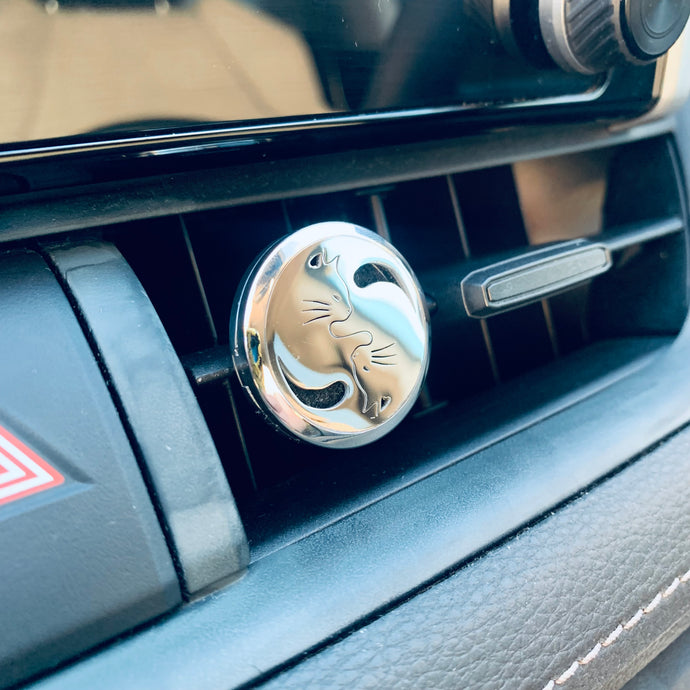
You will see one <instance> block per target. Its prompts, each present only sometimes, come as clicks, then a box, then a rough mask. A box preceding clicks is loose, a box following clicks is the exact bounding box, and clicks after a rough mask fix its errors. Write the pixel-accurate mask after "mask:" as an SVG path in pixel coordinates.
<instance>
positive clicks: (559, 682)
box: [544, 570, 690, 690]
mask: <svg viewBox="0 0 690 690" xmlns="http://www.w3.org/2000/svg"><path fill="white" fill-rule="evenodd" d="M687 582H690V570H688V571H687V572H686V573H685V574H684V575H680V576H679V577H677V578H675V579H674V580H673V582H672V583H671V584H670V585H669V586H668V587H667V588H666V589H664V590H662V591H660V592H658V593H657V595H656V596H655V597H654V598H653V599H652V600H651V601H650V602H649V603H648V604H647V606H643V607H641V608H639V609H637V611H636V612H635V614H634V615H633V616H632V617H631V618H629V619H628V620H627V621H626V622H625V623H619V624H618V625H617V626H616V627H615V628H614V629H613V630H612V631H611V632H610V633H609V634H608V636H607V637H606V638H604V639H603V640H600V641H599V642H597V643H596V644H595V645H594V647H592V649H590V650H589V652H587V654H585V655H584V656H583V657H582V658H581V659H578V660H577V661H573V663H572V664H570V666H568V668H567V669H566V670H565V671H564V672H563V673H561V675H560V676H558V678H554V679H552V680H550V681H549V682H548V683H547V684H546V685H545V686H544V690H554V688H556V687H561V686H563V685H565V684H566V683H567V682H568V681H569V680H570V679H571V678H572V677H573V676H574V675H575V673H577V671H578V669H579V668H580V667H581V666H586V665H587V664H589V663H590V662H591V661H594V659H596V658H597V656H599V652H601V650H602V649H606V648H607V647H610V646H611V645H612V644H613V643H614V642H616V640H617V639H618V638H619V637H620V636H621V635H623V633H625V632H630V630H632V629H633V628H634V627H635V626H636V625H637V624H638V623H639V622H640V621H641V620H643V618H644V617H645V616H646V615H648V614H650V613H651V612H652V611H654V609H655V608H656V607H657V606H659V604H660V603H661V602H662V601H663V600H664V599H668V598H669V597H670V596H671V595H672V594H673V593H674V592H675V591H676V590H677V589H678V587H679V586H680V585H684V584H686V583H687Z"/></svg>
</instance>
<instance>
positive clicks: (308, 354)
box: [269, 246, 424, 425]
mask: <svg viewBox="0 0 690 690" xmlns="http://www.w3.org/2000/svg"><path fill="white" fill-rule="evenodd" d="M330 253H331V252H329V250H328V248H326V247H324V246H321V247H319V248H318V249H316V250H313V251H311V252H309V253H308V254H306V255H305V256H304V257H301V259H300V260H301V261H302V262H303V263H302V267H301V271H300V272H299V273H298V278H297V279H296V280H294V281H292V283H291V284H289V286H288V288H287V289H285V290H282V291H281V294H276V295H274V296H273V297H272V300H271V314H270V315H269V322H270V323H272V324H273V325H274V337H273V348H274V352H275V356H276V359H277V363H278V365H279V369H280V371H281V372H282V373H283V375H284V377H285V379H286V381H287V383H288V386H289V387H290V389H291V390H292V392H293V394H294V395H295V396H296V397H297V398H298V399H299V400H300V402H301V403H303V404H305V405H307V406H308V407H311V408H314V410H315V412H318V410H319V409H328V410H334V409H335V410H343V420H344V422H343V423H347V424H348V425H352V424H355V425H359V423H357V422H353V421H352V420H353V419H355V416H356V417H358V418H360V419H362V421H364V420H367V419H368V420H377V421H383V420H385V419H387V418H388V417H389V416H392V414H394V412H395V410H396V407H397V405H396V404H395V403H396V402H397V401H400V400H403V399H404V398H405V397H406V395H407V393H408V392H409V390H410V389H411V387H413V386H414V380H413V379H414V376H415V374H414V372H415V367H414V366H411V365H412V364H413V362H414V359H415V357H418V356H419V355H418V352H419V349H420V347H422V345H421V341H422V338H423V337H424V333H422V332H421V331H420V332H415V329H414V327H413V326H412V325H411V324H412V323H415V322H416V320H415V319H414V318H413V317H414V306H413V305H412V304H411V302H410V300H409V299H408V298H407V297H406V295H405V294H404V292H403V290H402V289H401V287H400V286H399V285H397V284H395V283H393V282H374V283H373V284H368V285H366V286H363V287H359V286H358V285H357V284H356V281H354V280H353V275H352V274H353V272H354V271H353V267H352V266H347V265H344V264H346V262H344V261H342V257H341V256H340V254H335V253H333V256H330V255H329V254H330ZM348 411H349V412H350V413H354V415H352V414H348ZM345 420H347V422H346V421H345Z"/></svg>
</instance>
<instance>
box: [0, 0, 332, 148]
mask: <svg viewBox="0 0 690 690" xmlns="http://www.w3.org/2000/svg"><path fill="white" fill-rule="evenodd" d="M156 7H157V10H158V11H154V4H153V2H151V3H150V4H149V3H145V2H142V5H141V7H140V8H138V7H136V8H128V9H124V10H123V9H121V8H114V7H109V8H103V7H101V8H94V7H93V6H92V7H88V6H84V5H82V6H81V7H76V6H75V7H73V8H72V7H63V6H60V5H59V3H58V2H56V0H48V2H47V3H46V4H44V3H43V2H39V1H38V0H2V2H0V142H11V141H24V140H32V139H42V138H50V137H58V136H67V135H73V134H81V133H84V132H88V131H90V130H95V129H100V128H107V127H112V126H116V125H120V124H122V123H127V122H132V123H134V125H133V126H134V128H137V124H136V123H138V122H141V121H165V120H169V119H182V120H202V121H210V122H218V121H225V120H242V119H253V118H270V117H276V116H283V115H295V114H296V113H303V114H308V113H314V114H316V113H322V112H325V111H326V110H327V105H326V102H325V100H324V98H323V94H322V91H321V87H320V83H319V80H318V76H317V74H316V71H315V68H314V65H313V62H312V59H311V54H310V52H309V50H308V47H307V46H306V45H305V43H304V42H303V40H302V38H301V37H300V36H299V35H298V34H297V33H296V32H294V31H293V30H292V29H291V28H289V27H287V26H285V25H283V24H281V23H280V22H278V21H277V20H275V19H273V18H272V17H270V16H267V15H266V14H262V13H260V12H258V11H256V10H254V9H252V8H251V7H248V6H246V5H242V4H241V3H236V2H231V1H230V0H192V1H190V2H188V3H187V4H186V5H185V6H184V7H183V8H182V7H180V8H175V7H172V8H170V7H169V6H168V4H167V2H165V0H163V1H162V2H159V3H158V4H157V5H156Z"/></svg>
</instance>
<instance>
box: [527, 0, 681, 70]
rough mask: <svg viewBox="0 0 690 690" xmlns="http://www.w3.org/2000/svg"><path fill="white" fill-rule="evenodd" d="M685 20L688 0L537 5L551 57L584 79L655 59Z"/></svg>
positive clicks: (562, 0)
mask: <svg viewBox="0 0 690 690" xmlns="http://www.w3.org/2000/svg"><path fill="white" fill-rule="evenodd" d="M688 15H690V0H539V22H540V26H541V31H542V35H543V38H544V42H545V44H546V47H547V49H548V51H549V53H550V55H551V57H552V58H553V59H554V60H555V61H556V63H558V64H559V65H560V66H561V67H563V69H566V70H568V71H575V72H581V73H583V74H594V73H597V72H603V71H605V70H608V69H609V68H611V67H614V66H615V65H617V64H619V63H621V62H633V63H638V64H640V63H645V62H650V61H653V60H656V59H657V58H658V57H660V56H661V55H663V54H664V53H665V52H667V51H668V50H669V48H671V46H672V45H673V44H674V43H675V42H676V40H677V39H678V37H679V36H680V34H681V33H682V31H683V28H684V27H685V24H686V22H687V20H688Z"/></svg>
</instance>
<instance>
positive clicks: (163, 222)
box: [105, 139, 687, 556]
mask: <svg viewBox="0 0 690 690" xmlns="http://www.w3.org/2000/svg"><path fill="white" fill-rule="evenodd" d="M679 185H680V182H679V175H678V172H677V169H676V165H675V158H674V154H673V151H672V150H671V148H670V144H669V143H668V142H667V141H666V140H665V139H658V140H652V141H649V142H643V143H640V144H633V145H628V146H625V147H621V148H618V149H607V150H600V151H594V152H591V153H588V154H574V155H570V156H564V157H561V158H554V159H544V160H541V161H533V162H528V163H524V164H515V165H513V166H501V167H496V168H489V169H485V170H477V171H471V172H464V173H460V174H456V175H449V176H441V177H436V178H429V179H423V180H415V181H408V182H401V183H397V184H394V185H386V186H381V187H379V188H368V189H356V190H351V191H345V192H338V193H331V194H320V195H309V194H306V195H305V196H303V197H299V198H292V199H285V200H280V201H270V202H266V203H263V204H260V205H253V206H243V207H228V208H225V209H220V210H214V211H206V212H202V213H196V214H189V215H187V216H184V217H177V216H176V217H169V218H161V219H157V220H154V221H140V222H137V223H132V224H128V225H126V226H120V227H117V228H114V229H109V230H107V231H106V232H105V234H106V237H107V238H108V239H112V240H113V241H114V242H115V243H116V244H117V246H118V247H119V249H120V250H121V251H122V253H123V254H124V256H125V257H126V258H127V260H128V261H129V262H130V264H131V265H132V267H133V269H134V270H135V271H136V272H137V274H138V276H139V278H140V280H141V281H142V283H143V285H144V287H145V288H146V290H147V291H148V294H149V296H150V298H151V300H152V302H153V304H154V306H155V307H156V309H157V310H158V312H159V315H160V317H161V319H162V321H163V323H164V325H165V326H166V328H167V330H168V333H169V335H170V338H171V340H172V342H173V345H174V346H175V348H176V350H177V352H178V354H179V355H180V357H181V359H182V361H183V364H184V365H185V367H186V369H187V371H188V373H189V375H190V379H191V380H192V382H193V385H194V388H195V390H196V393H197V397H198V400H199V403H200V405H201V408H202V411H203V412H204V414H205V416H206V420H207V422H208V425H209V428H210V430H211V432H212V434H213V437H214V440H215V442H216V445H217V448H218V451H219V454H220V456H221V458H222V460H223V463H224V466H225V469H226V472H227V474H228V477H229V480H230V484H231V487H232V489H233V492H234V494H235V498H236V500H237V501H238V505H239V507H240V512H241V513H242V516H243V519H244V521H245V528H246V530H247V533H248V536H249V539H250V543H251V544H252V546H253V547H254V554H255V556H256V555H260V554H261V553H262V552H265V551H266V550H267V549H272V548H274V547H275V546H276V545H277V544H279V543H282V542H285V541H289V540H292V539H295V538H298V537H299V536H300V535H302V534H305V533H307V532H309V531H311V530H313V529H315V528H317V527H318V526H319V525H321V524H324V523H326V522H329V521H332V520H335V519H338V518H339V517H341V516H342V515H344V514H347V513H349V512H351V511H353V510H355V509H357V508H358V507H361V506H362V505H365V504H367V503H369V502H371V501H374V500H377V499H378V498H380V497H381V496H383V495H385V494H387V493H390V492H391V491H394V490H396V489H398V488H400V487H401V486H404V485H406V484H408V483H410V482H413V481H415V480H416V479H418V478H419V477H421V476H424V475H426V474H428V473H430V472H434V471H436V470H437V469H439V468H440V467H442V466H444V465H446V464H449V463H450V462H455V461H457V460H458V459H459V458H460V457H463V456H464V455H467V454H469V453H471V452H473V451H475V450H477V449H478V448H480V447H483V446H485V445H487V444H488V443H491V442H493V441H495V440H497V439H498V438H500V437H503V436H505V435H507V434H509V433H512V432H513V431H515V430H516V429H518V428H520V427H522V426H525V425H526V424H529V423H531V422H532V421H534V420H535V419H536V418H539V417H541V416H543V415H545V414H549V413H550V412H552V411H554V410H556V409H558V408H559V407H562V406H564V405H567V404H570V403H572V402H573V401H574V400H576V399H578V398H581V397H583V396H586V395H588V394H590V393H591V392H593V391H595V390H597V389H598V388H601V387H603V386H605V385H607V384H608V383H610V382H611V381H612V380H615V379H616V378H618V377H621V376H624V375H625V374H626V373H628V372H629V371H631V370H633V369H635V368H637V367H640V366H642V365H643V364H644V362H645V361H646V358H648V357H649V356H651V353H653V352H654V351H656V350H657V349H658V348H660V347H663V346H664V345H666V344H668V343H669V342H670V340H671V339H672V338H673V336H675V335H676V334H677V333H678V331H679V330H680V327H681V325H682V323H683V321H684V319H685V316H686V312H687V296H686V251H685V234H684V232H683V229H684V208H683V205H682V201H681V189H680V186H679ZM305 191H307V190H305ZM324 220H342V221H348V222H352V223H356V224H358V225H362V226H364V227H368V228H371V229H374V230H376V231H377V232H379V233H380V234H381V235H383V236H385V237H386V238H388V239H390V241H391V242H392V243H393V244H394V245H395V246H396V247H397V248H398V250H399V251H400V252H401V253H402V254H403V255H404V256H405V257H406V258H407V260H408V261H409V263H410V264H411V266H412V268H413V269H414V270H415V272H416V274H417V275H418V277H419V279H420V282H421V283H422V287H423V288H424V289H425V291H426V292H427V297H428V303H429V306H430V311H431V312H432V318H431V328H432V356H431V365H430V369H429V375H428V378H427V384H426V386H425V387H424V389H423V391H422V394H421V395H420V398H419V401H418V403H417V405H416V407H415V409H414V410H413V412H412V413H411V415H410V416H409V417H408V419H406V420H405V421H404V422H403V423H402V424H401V425H400V427H398V429H396V430H395V431H394V432H393V433H392V434H391V435H390V436H389V437H386V438H385V439H383V440H381V441H378V442H377V443H375V444H373V445H372V446H369V447H366V448H362V449H357V450H352V451H337V452H333V451H328V450H324V449H321V448H315V447H311V446H307V445H304V444H301V445H298V444H297V443H295V442H294V441H292V440H290V439H288V438H287V437H285V436H284V435H283V434H282V433H279V432H277V431H275V430H272V429H270V428H269V427H268V426H267V425H266V423H265V421H264V420H263V419H262V418H261V417H260V416H259V415H258V414H257V413H256V412H255V411H254V409H253V408H252V406H251V405H250V403H249V401H247V400H246V399H245V397H244V395H243V393H242V391H241V390H240V388H239V386H238V384H237V381H236V379H235V376H234V374H233V372H232V371H231V369H230V356H229V350H228V322H229V316H230V310H231V307H232V301H233V297H234V295H235V291H236V289H237V286H238V284H239V281H240V279H241V277H242V275H243V274H244V272H245V270H246V269H247V267H248V266H249V265H250V264H251V263H252V261H253V260H254V258H255V257H256V256H257V255H258V254H259V253H260V252H262V251H263V250H264V249H265V248H266V247H267V246H268V245H269V244H271V243H272V242H274V241H275V240H276V239H278V238H279V237H281V236H282V235H285V234H287V233H288V232H291V231H293V230H296V229H298V228H300V227H303V226H305V225H309V224H312V223H316V222H320V221H324ZM584 238H586V239H587V241H588V242H589V243H591V244H592V245H594V244H596V245H597V246H601V247H604V248H605V251H606V252H608V256H609V257H610V267H609V266H607V267H606V270H602V271H601V272H600V275H596V276H595V277H591V276H589V275H587V276H584V277H583V279H582V280H578V279H574V280H571V281H570V282H568V281H566V283H567V284H561V283H559V282H558V281H555V282H554V286H555V287H554V288H553V289H550V288H548V287H547V288H544V289H543V290H542V292H541V293H539V294H536V296H535V295H532V296H531V298H530V299H529V300H526V301H525V300H522V301H521V300H518V303H517V304H515V305H514V306H511V307H510V308H509V309H506V310H500V313H497V314H496V315H491V316H486V315H485V314H484V313H483V312H482V313H478V314H475V317H476V318H472V317H470V316H469V315H468V313H467V310H466V309H465V306H464V303H463V296H462V281H463V279H464V278H466V277H467V276H468V275H470V274H471V273H472V272H473V271H478V270H479V271H481V270H483V269H486V268H487V267H491V266H494V265H496V264H498V263H500V262H504V261H506V260H507V259H517V260H518V261H519V260H521V258H524V257H525V256H529V255H530V253H531V252H534V249H535V246H541V245H544V244H548V243H551V242H554V243H555V242H563V243H568V242H572V241H573V240H579V239H584ZM555 246H556V247H558V246H559V245H555ZM602 251H603V250H602ZM542 293H543V294H542Z"/></svg>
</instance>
